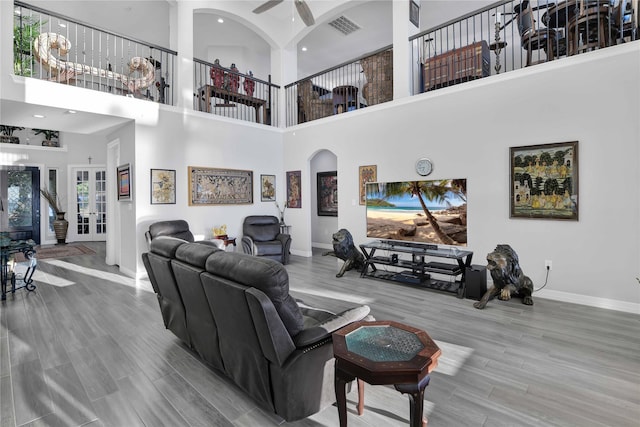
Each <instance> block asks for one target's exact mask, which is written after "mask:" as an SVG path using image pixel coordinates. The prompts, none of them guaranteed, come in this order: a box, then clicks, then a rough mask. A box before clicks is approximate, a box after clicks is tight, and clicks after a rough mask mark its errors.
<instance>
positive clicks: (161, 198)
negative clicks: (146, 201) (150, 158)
mask: <svg viewBox="0 0 640 427" xmlns="http://www.w3.org/2000/svg"><path fill="white" fill-rule="evenodd" d="M175 203H176V171H175V170H171V169H151V204H152V205H174V204H175Z"/></svg>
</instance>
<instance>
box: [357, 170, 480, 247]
mask: <svg viewBox="0 0 640 427" xmlns="http://www.w3.org/2000/svg"><path fill="white" fill-rule="evenodd" d="M365 193H366V210H367V237H369V238H374V239H381V240H401V241H409V242H419V243H428V244H435V245H451V246H467V180H466V179H441V180H432V181H401V182H372V183H367V184H366V191H365Z"/></svg>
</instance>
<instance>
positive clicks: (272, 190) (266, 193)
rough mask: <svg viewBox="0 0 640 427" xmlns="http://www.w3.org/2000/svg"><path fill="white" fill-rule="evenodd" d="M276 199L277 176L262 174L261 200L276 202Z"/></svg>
mask: <svg viewBox="0 0 640 427" xmlns="http://www.w3.org/2000/svg"><path fill="white" fill-rule="evenodd" d="M275 200H276V176H275V175H260V201H262V202H275Z"/></svg>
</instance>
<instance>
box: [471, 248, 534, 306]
mask: <svg viewBox="0 0 640 427" xmlns="http://www.w3.org/2000/svg"><path fill="white" fill-rule="evenodd" d="M487 269H488V270H489V272H490V273H491V278H492V279H493V286H492V287H491V288H490V289H489V290H488V291H487V292H486V293H485V294H484V295H483V296H482V298H481V299H480V301H478V302H475V303H474V304H473V306H474V307H475V308H478V309H483V308H484V307H485V306H486V305H487V302H489V300H491V299H493V298H494V297H495V296H498V299H500V300H502V301H508V300H510V299H511V295H512V294H513V295H514V296H515V295H519V296H521V297H522V303H523V304H526V305H533V298H531V294H532V293H533V282H532V281H531V279H530V278H529V277H527V276H525V275H524V274H523V273H522V269H521V268H520V264H519V261H518V255H517V254H516V252H515V251H514V250H513V249H512V248H511V246H509V245H498V246H496V248H495V249H494V251H493V252H491V253H489V254H488V255H487Z"/></svg>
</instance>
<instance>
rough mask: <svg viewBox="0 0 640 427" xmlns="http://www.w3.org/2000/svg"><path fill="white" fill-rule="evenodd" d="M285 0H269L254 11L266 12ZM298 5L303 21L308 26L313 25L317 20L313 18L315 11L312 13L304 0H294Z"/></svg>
mask: <svg viewBox="0 0 640 427" xmlns="http://www.w3.org/2000/svg"><path fill="white" fill-rule="evenodd" d="M283 1H284V0H268V1H267V2H265V3H263V4H262V5H260V6H258V7H256V8H255V9H253V13H262V12H265V11H267V10H269V9H271V8H272V7H274V6H276V5H278V4H280V3H282V2H283ZM293 2H294V3H295V5H296V9H298V15H300V18H302V21H303V22H304V23H305V24H306V25H307V27H310V26H312V25H313V24H315V23H316V20H315V19H313V13H311V9H309V5H307V3H306V2H305V1H304V0H293Z"/></svg>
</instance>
